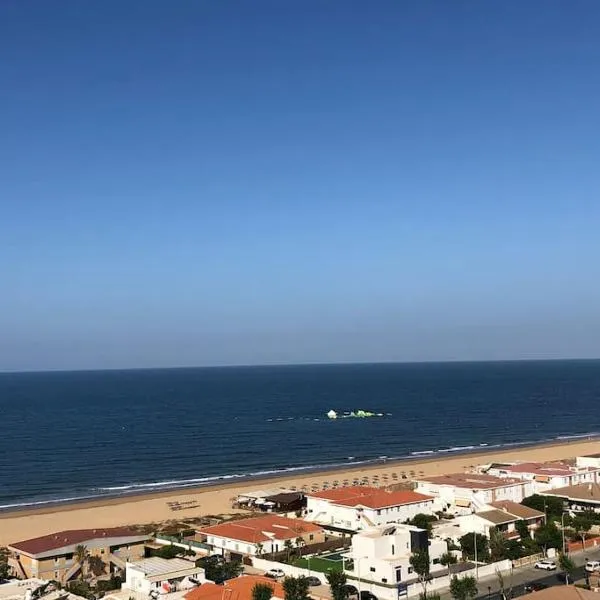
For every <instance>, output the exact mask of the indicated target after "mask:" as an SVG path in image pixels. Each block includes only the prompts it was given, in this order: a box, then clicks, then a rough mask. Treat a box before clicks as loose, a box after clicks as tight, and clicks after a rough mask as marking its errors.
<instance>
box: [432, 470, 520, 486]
mask: <svg viewBox="0 0 600 600" xmlns="http://www.w3.org/2000/svg"><path fill="white" fill-rule="evenodd" d="M420 481H422V482H423V483H434V484H436V485H451V486H453V487H457V488H464V489H472V490H493V489H494V488H500V487H507V486H510V485H524V483H525V482H524V481H521V480H520V479H510V478H500V477H494V476H493V475H485V474H483V473H452V474H451V475H438V476H436V477H426V478H423V479H420Z"/></svg>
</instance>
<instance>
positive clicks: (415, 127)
mask: <svg viewBox="0 0 600 600" xmlns="http://www.w3.org/2000/svg"><path fill="white" fill-rule="evenodd" d="M598 23H600V5H599V4H598V3H596V2H592V1H578V2H567V1H563V2H558V1H551V0H549V1H546V2H541V1H540V2H522V1H503V2H475V1H471V2H463V1H456V2H446V1H445V0H444V1H442V0H439V1H437V2H436V1H433V2H412V3H411V2H398V1H396V0H394V1H392V0H390V1H383V0H382V1H378V2H369V3H365V2H354V1H349V0H344V1H339V2H337V1H335V0H332V1H331V2H322V1H321V0H318V1H317V0H314V1H312V0H304V1H302V2H294V1H287V2H281V1H280V0H272V1H262V0H252V1H250V0H246V1H237V2H227V1H219V2H209V1H206V2H204V1H200V0H189V1H186V0H181V1H179V2H163V1H157V0H137V1H136V0H130V1H128V2H123V1H122V0H102V1H95V2H94V1H92V2H81V1H80V0H68V1H67V0H58V1H56V2H47V1H45V0H38V1H35V0H32V1H30V2H22V1H20V0H4V1H3V2H1V3H0V53H1V56H2V57H3V58H2V60H1V61H0V165H1V166H0V209H1V210H0V240H1V242H0V370H13V369H16V370H20V369H55V368H56V369H70V368H113V367H143V366H177V365H212V364H254V363H277V362H313V361H314V362H328V361H379V360H399V361H403V360H457V359H461V360H471V359H498V358H499V359H505V358H516V359H519V358H558V357H593V356H595V357H597V356H600V309H599V307H600V284H599V279H598V275H599V274H600V267H599V264H598V259H599V258H600V234H599V231H598V229H599V228H598V225H599V224H600V122H599V121H600V109H599V107H600V68H599V64H600V26H599V25H598Z"/></svg>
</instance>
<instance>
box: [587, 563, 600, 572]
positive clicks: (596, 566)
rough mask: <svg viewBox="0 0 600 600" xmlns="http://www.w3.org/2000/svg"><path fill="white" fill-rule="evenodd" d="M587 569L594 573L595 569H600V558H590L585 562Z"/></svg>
mask: <svg viewBox="0 0 600 600" xmlns="http://www.w3.org/2000/svg"><path fill="white" fill-rule="evenodd" d="M585 570H586V571H587V572H588V573H593V572H594V571H600V560H588V561H587V562H586V563H585Z"/></svg>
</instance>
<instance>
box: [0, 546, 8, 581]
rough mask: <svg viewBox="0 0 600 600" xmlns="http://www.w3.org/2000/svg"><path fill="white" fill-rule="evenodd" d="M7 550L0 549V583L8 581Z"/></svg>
mask: <svg viewBox="0 0 600 600" xmlns="http://www.w3.org/2000/svg"><path fill="white" fill-rule="evenodd" d="M9 571H10V569H9V568H8V548H0V581H1V580H2V579H8V572H9Z"/></svg>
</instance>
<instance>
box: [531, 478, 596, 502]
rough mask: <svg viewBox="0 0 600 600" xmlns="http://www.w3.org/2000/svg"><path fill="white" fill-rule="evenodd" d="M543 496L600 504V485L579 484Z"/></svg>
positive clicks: (549, 491) (557, 489)
mask: <svg viewBox="0 0 600 600" xmlns="http://www.w3.org/2000/svg"><path fill="white" fill-rule="evenodd" d="M542 495H543V496H559V497H560V498H568V499H569V500H579V501H581V502H593V503H596V502H600V484H598V483H579V484H577V485H568V486H566V487H562V488H556V489H555V490H548V491H546V492H542Z"/></svg>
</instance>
